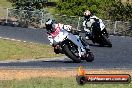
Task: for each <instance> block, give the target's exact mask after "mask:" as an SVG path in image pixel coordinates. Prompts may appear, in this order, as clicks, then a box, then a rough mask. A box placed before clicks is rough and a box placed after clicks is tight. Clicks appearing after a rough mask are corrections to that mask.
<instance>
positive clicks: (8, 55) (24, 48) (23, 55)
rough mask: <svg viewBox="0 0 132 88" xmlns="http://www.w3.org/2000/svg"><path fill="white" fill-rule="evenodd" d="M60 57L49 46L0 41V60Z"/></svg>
mask: <svg viewBox="0 0 132 88" xmlns="http://www.w3.org/2000/svg"><path fill="white" fill-rule="evenodd" d="M55 56H60V55H56V54H55V53H54V52H53V48H52V47H51V46H50V45H43V44H33V43H23V42H15V41H9V40H2V39H0V60H7V59H31V58H48V57H55Z"/></svg>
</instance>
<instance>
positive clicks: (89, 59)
mask: <svg viewBox="0 0 132 88" xmlns="http://www.w3.org/2000/svg"><path fill="white" fill-rule="evenodd" d="M85 60H86V61H87V62H92V61H93V60H94V55H93V53H92V52H88V53H87V56H86V58H85Z"/></svg>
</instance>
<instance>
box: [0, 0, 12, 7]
mask: <svg viewBox="0 0 132 88" xmlns="http://www.w3.org/2000/svg"><path fill="white" fill-rule="evenodd" d="M0 7H2V8H10V7H11V3H10V2H8V1H7V0H0Z"/></svg>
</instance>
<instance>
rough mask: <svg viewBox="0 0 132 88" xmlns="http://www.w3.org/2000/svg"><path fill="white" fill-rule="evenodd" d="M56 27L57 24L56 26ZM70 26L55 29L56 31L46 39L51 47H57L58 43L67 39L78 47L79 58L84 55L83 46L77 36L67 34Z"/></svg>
mask: <svg viewBox="0 0 132 88" xmlns="http://www.w3.org/2000/svg"><path fill="white" fill-rule="evenodd" d="M57 25H58V24H57ZM70 28H71V26H70V25H63V26H58V27H56V31H55V32H53V33H51V35H48V39H49V41H50V44H51V45H57V44H58V43H61V42H63V41H64V40H66V39H68V40H70V41H72V42H73V43H74V44H75V45H76V46H78V51H79V56H80V57H81V56H82V55H84V54H85V53H86V50H85V48H84V45H83V44H82V42H81V40H80V38H79V36H77V35H73V34H72V33H69V32H68V31H69V30H70Z"/></svg>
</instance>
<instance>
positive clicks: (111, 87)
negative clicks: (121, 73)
mask: <svg viewBox="0 0 132 88" xmlns="http://www.w3.org/2000/svg"><path fill="white" fill-rule="evenodd" d="M0 86H1V87H0V88H132V83H130V84H85V85H78V84H77V82H76V79H75V78H73V77H71V78H53V77H44V78H42V77H41V78H31V79H24V80H12V81H0Z"/></svg>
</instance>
